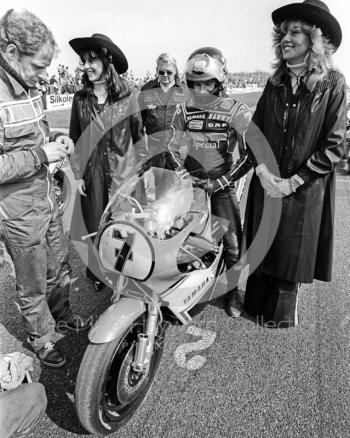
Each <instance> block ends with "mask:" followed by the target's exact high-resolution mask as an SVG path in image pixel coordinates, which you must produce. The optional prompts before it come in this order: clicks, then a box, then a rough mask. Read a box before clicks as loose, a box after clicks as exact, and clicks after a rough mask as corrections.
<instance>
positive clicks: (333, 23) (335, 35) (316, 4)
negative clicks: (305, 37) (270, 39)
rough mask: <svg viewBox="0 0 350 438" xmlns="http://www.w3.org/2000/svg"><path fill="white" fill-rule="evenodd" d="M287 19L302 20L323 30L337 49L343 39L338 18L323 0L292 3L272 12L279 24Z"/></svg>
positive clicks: (273, 19) (273, 18)
mask: <svg viewBox="0 0 350 438" xmlns="http://www.w3.org/2000/svg"><path fill="white" fill-rule="evenodd" d="M285 20H302V21H304V22H306V23H308V24H313V25H315V26H317V27H319V28H320V29H321V30H322V33H323V35H324V36H325V37H328V38H329V40H330V42H331V43H332V44H333V45H334V46H335V48H336V49H337V48H338V47H339V46H340V44H341V40H342V31H341V28H340V24H339V23H338V21H337V19H336V18H335V17H333V15H332V14H331V13H330V11H329V8H328V6H327V5H326V4H325V3H323V2H322V1H321V0H305V1H304V2H303V3H291V4H289V5H286V6H282V7H281V8H278V9H276V10H275V11H273V12H272V21H273V22H274V24H275V25H279V24H281V23H282V21H285Z"/></svg>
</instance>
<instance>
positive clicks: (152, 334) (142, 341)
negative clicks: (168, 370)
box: [131, 304, 159, 373]
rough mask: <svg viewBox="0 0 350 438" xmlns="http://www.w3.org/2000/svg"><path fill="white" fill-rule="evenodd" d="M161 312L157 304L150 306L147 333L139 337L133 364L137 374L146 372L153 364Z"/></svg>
mask: <svg viewBox="0 0 350 438" xmlns="http://www.w3.org/2000/svg"><path fill="white" fill-rule="evenodd" d="M158 316H159V310H158V307H157V306H156V305H155V304H148V311H147V323H146V332H145V333H139V334H138V335H137V341H136V349H135V356H134V360H133V362H132V364H131V366H132V368H133V370H134V371H135V372H138V373H141V372H146V371H147V369H148V366H149V364H150V362H151V358H152V354H153V349H154V341H155V338H156V333H157V326H158Z"/></svg>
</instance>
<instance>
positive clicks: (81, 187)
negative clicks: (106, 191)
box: [76, 179, 87, 196]
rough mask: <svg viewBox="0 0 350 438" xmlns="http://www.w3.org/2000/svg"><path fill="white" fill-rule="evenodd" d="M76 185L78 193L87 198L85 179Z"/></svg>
mask: <svg viewBox="0 0 350 438" xmlns="http://www.w3.org/2000/svg"><path fill="white" fill-rule="evenodd" d="M76 185H77V192H79V193H80V195H81V196H87V194H86V191H85V190H86V187H85V181H84V180H83V179H77V180H76Z"/></svg>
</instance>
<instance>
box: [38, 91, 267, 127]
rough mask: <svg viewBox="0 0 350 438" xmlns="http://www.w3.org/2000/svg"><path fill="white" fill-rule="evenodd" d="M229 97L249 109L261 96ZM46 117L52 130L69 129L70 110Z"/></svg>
mask: <svg viewBox="0 0 350 438" xmlns="http://www.w3.org/2000/svg"><path fill="white" fill-rule="evenodd" d="M231 96H232V97H233V98H234V99H236V100H239V101H240V102H242V103H245V104H247V105H248V106H249V107H255V106H256V104H257V102H258V99H259V97H260V96H261V92H260V91H253V92H251V93H240V94H232V95H231ZM46 116H47V119H48V121H49V124H50V126H51V127H52V128H69V119H70V108H68V109H60V110H56V111H55V110H53V111H47V112H46Z"/></svg>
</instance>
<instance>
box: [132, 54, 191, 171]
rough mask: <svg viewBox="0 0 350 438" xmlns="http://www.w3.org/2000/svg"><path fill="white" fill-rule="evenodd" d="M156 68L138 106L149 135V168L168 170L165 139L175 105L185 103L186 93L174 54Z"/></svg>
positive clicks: (162, 57)
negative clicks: (154, 75) (150, 166)
mask: <svg viewBox="0 0 350 438" xmlns="http://www.w3.org/2000/svg"><path fill="white" fill-rule="evenodd" d="M156 64H157V65H156V79H153V80H151V81H149V82H147V83H146V84H145V85H144V86H143V87H142V88H141V92H140V94H139V106H140V110H141V117H142V123H143V127H144V130H145V132H146V134H147V146H148V150H149V153H150V156H151V163H150V164H151V165H152V166H155V167H162V168H166V167H167V166H168V161H169V150H168V147H167V144H166V139H167V137H168V136H169V131H170V126H171V121H172V119H173V116H174V113H175V109H176V105H177V104H180V103H181V102H184V100H185V91H184V89H183V87H182V86H181V85H180V79H179V73H178V68H177V64H176V59H175V58H174V57H173V56H172V55H171V54H169V53H162V54H160V55H159V56H158V58H157V61H156Z"/></svg>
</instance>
